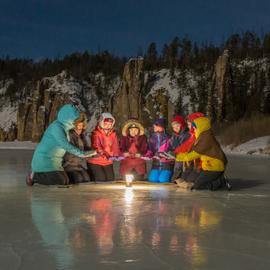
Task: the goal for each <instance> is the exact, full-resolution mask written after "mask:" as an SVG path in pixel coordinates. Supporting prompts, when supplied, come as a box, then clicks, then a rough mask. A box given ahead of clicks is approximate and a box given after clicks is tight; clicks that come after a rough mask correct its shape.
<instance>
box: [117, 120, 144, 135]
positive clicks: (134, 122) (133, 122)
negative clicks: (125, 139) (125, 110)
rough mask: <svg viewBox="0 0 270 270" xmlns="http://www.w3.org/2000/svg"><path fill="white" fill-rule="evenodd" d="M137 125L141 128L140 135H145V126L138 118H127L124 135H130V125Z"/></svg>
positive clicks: (123, 129)
mask: <svg viewBox="0 0 270 270" xmlns="http://www.w3.org/2000/svg"><path fill="white" fill-rule="evenodd" d="M133 126H134V127H137V128H138V129H139V136H141V135H144V133H145V132H144V127H143V125H142V124H141V123H140V122H139V121H138V120H136V119H130V120H127V121H126V122H125V123H124V125H123V128H122V135H123V136H128V129H129V128H130V127H133Z"/></svg>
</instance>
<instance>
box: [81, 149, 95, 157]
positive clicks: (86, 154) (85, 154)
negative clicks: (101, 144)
mask: <svg viewBox="0 0 270 270" xmlns="http://www.w3.org/2000/svg"><path fill="white" fill-rule="evenodd" d="M96 155H97V151H96V150H91V151H86V152H85V153H84V155H82V156H81V157H82V158H91V157H93V156H96Z"/></svg>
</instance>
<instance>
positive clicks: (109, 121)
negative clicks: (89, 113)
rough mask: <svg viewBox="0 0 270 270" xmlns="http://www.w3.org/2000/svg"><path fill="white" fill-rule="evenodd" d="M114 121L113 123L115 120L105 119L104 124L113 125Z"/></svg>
mask: <svg viewBox="0 0 270 270" xmlns="http://www.w3.org/2000/svg"><path fill="white" fill-rule="evenodd" d="M113 122H114V121H113V119H112V118H105V119H104V120H103V123H113Z"/></svg>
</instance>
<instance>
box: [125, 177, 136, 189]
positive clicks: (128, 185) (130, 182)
mask: <svg viewBox="0 0 270 270" xmlns="http://www.w3.org/2000/svg"><path fill="white" fill-rule="evenodd" d="M125 177H126V186H127V187H131V186H132V181H133V179H134V175H132V174H126V176H125Z"/></svg>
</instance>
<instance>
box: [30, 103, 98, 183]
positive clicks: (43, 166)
mask: <svg viewBox="0 0 270 270" xmlns="http://www.w3.org/2000/svg"><path fill="white" fill-rule="evenodd" d="M79 117H80V113H79V111H78V110H77V109H76V108H75V106H73V105H72V104H66V105H64V106H63V107H61V109H60V110H59V112H58V114H57V119H56V120H55V121H54V122H52V123H51V124H50V125H49V127H48V128H47V130H46V131H45V133H44V135H43V137H42V139H41V141H40V143H39V144H38V146H37V148H36V150H35V152H34V155H33V158H32V173H31V175H30V176H29V177H27V179H26V183H27V185H29V186H32V185H33V184H34V183H39V184H43V185H67V184H69V178H68V176H67V173H66V172H65V171H64V168H63V157H64V155H65V153H66V152H69V153H71V154H73V155H76V156H79V157H81V158H86V157H90V156H92V155H95V154H96V152H95V151H90V152H85V151H82V150H80V149H79V148H77V147H76V146H74V145H72V144H70V143H69V141H68V132H69V130H71V129H73V128H74V122H75V120H76V119H78V118H79Z"/></svg>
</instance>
